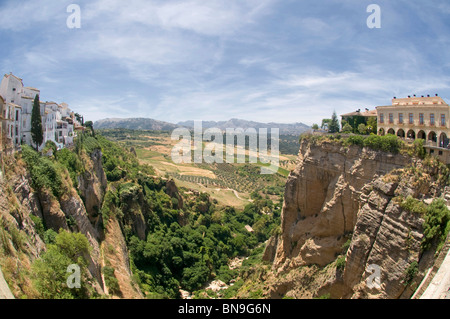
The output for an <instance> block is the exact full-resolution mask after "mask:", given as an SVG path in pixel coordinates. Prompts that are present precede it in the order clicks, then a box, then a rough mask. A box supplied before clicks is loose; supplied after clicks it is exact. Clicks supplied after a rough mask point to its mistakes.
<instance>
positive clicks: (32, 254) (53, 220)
mask: <svg viewBox="0 0 450 319" xmlns="http://www.w3.org/2000/svg"><path fill="white" fill-rule="evenodd" d="M17 158H20V156H18V155H16V156H15V157H14V155H11V156H4V157H3V158H2V160H3V162H4V164H6V165H4V167H5V172H4V174H2V178H1V179H0V235H1V236H3V237H2V238H0V239H1V240H0V241H1V243H2V245H3V246H4V248H3V250H5V249H7V250H8V254H7V255H5V256H2V258H0V266H5V267H2V268H3V273H4V274H5V278H6V280H7V282H8V283H9V286H10V288H11V291H12V294H13V295H14V296H15V297H21V296H23V295H26V296H27V297H28V298H33V297H34V293H35V292H33V289H32V287H31V286H32V285H31V279H30V278H27V276H26V275H23V274H22V275H21V274H20V272H21V269H22V271H23V270H26V272H30V265H31V264H32V263H33V261H34V260H35V259H37V258H39V257H40V256H41V255H42V253H43V252H45V251H46V245H45V243H44V238H43V237H42V235H43V234H42V233H39V232H38V225H37V224H36V222H37V221H39V220H40V221H41V222H42V223H43V225H45V228H46V229H53V230H54V231H56V232H58V231H59V230H60V229H63V230H68V231H70V232H80V233H82V234H83V235H85V236H86V238H87V239H88V242H89V245H90V247H91V251H90V254H89V256H88V260H87V261H88V263H89V264H88V269H89V275H90V276H91V279H92V285H93V287H94V289H95V291H96V292H97V293H98V294H100V295H103V294H105V293H107V291H108V289H107V287H106V284H105V281H104V277H103V275H102V267H104V266H105V265H106V264H108V265H110V264H112V265H113V266H114V268H115V269H117V273H116V274H115V275H116V277H118V284H119V290H120V291H121V295H122V296H123V297H125V298H140V297H142V294H141V293H140V292H139V288H137V287H135V286H134V285H133V284H132V276H131V271H130V269H129V260H128V252H127V249H126V245H125V240H124V235H123V233H122V231H121V229H120V227H119V224H118V221H117V220H116V218H115V216H112V217H111V219H110V220H109V225H108V227H105V226H104V225H103V220H102V216H101V214H100V212H99V208H100V207H101V206H102V202H103V198H104V195H105V190H106V185H107V184H106V183H107V182H106V176H105V172H104V171H103V167H102V154H101V152H100V150H95V151H94V152H93V153H92V154H91V155H90V156H87V155H86V154H84V159H83V165H84V173H83V174H81V176H79V177H78V188H75V187H74V185H73V184H72V181H71V180H70V178H69V177H68V175H64V174H63V179H64V181H63V188H64V192H62V196H61V197H60V198H56V197H55V196H54V195H53V194H52V192H51V191H49V190H46V189H39V190H35V189H33V187H32V181H31V177H30V176H29V174H28V172H27V169H26V165H25V163H23V162H22V161H21V160H19V161H17V160H16V159H17ZM15 237H16V238H19V239H20V245H19V244H17V243H16V242H15V239H16V238H15ZM16 241H18V240H17V239H16ZM105 245H106V247H108V248H107V251H106V252H105ZM19 246H20V247H19ZM113 251H114V253H112V252H113ZM108 258H113V259H114V261H112V262H111V261H108Z"/></svg>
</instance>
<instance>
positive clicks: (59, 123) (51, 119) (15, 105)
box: [0, 73, 81, 149]
mask: <svg viewBox="0 0 450 319" xmlns="http://www.w3.org/2000/svg"><path fill="white" fill-rule="evenodd" d="M36 95H40V91H39V90H38V89H36V88H32V87H24V86H23V81H22V79H21V78H19V77H17V76H15V75H13V74H12V73H10V74H6V75H5V76H4V77H3V79H2V81H1V84H0V96H1V97H3V99H4V102H5V106H4V109H5V110H4V111H3V113H4V114H3V118H4V119H3V123H4V128H3V131H4V132H5V135H6V137H7V138H8V140H9V141H10V142H11V143H12V144H13V146H14V147H15V148H19V147H20V144H21V143H25V144H28V145H32V146H34V145H33V142H32V136H31V113H32V110H33V104H34V99H35V97H36ZM40 113H41V118H42V128H43V133H44V141H43V143H42V145H41V146H40V148H41V149H42V148H43V147H44V146H45V143H46V142H47V141H53V142H54V143H55V144H56V145H57V147H58V148H62V147H64V146H65V145H70V144H72V143H73V138H74V136H75V128H77V127H79V126H81V125H80V123H78V122H77V121H76V119H75V118H74V114H73V112H72V111H71V110H70V108H69V106H68V105H67V104H66V103H61V104H58V103H55V102H42V101H40ZM6 115H7V116H6Z"/></svg>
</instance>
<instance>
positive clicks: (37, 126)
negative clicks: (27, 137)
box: [31, 94, 44, 151]
mask: <svg viewBox="0 0 450 319" xmlns="http://www.w3.org/2000/svg"><path fill="white" fill-rule="evenodd" d="M31 138H32V140H33V143H34V144H35V145H36V151H38V150H39V146H41V144H42V142H44V131H43V129H42V118H41V105H40V103H39V94H36V96H35V98H34V102H33V109H32V111H31Z"/></svg>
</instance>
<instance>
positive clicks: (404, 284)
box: [264, 140, 443, 299]
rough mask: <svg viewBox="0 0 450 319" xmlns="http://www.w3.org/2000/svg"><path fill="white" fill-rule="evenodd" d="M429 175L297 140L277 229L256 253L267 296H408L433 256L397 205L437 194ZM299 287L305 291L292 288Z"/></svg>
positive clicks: (398, 159)
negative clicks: (265, 271)
mask: <svg viewBox="0 0 450 319" xmlns="http://www.w3.org/2000/svg"><path fill="white" fill-rule="evenodd" d="M408 167H413V169H408ZM435 170H436V168H424V165H423V163H422V162H421V161H420V160H417V159H414V158H413V157H411V156H404V155H401V154H397V155H394V154H390V153H385V152H381V151H374V150H370V149H367V148H361V147H359V146H349V147H347V146H343V145H342V144H340V143H337V142H329V141H322V142H316V143H314V142H310V141H308V140H303V141H302V143H301V147H300V152H299V158H298V163H297V166H296V168H295V169H294V170H293V171H292V172H291V174H290V175H289V177H288V180H287V184H286V190H285V198H284V205H283V211H282V215H281V232H280V234H279V235H277V237H276V238H271V239H270V240H269V242H268V244H267V246H266V251H265V254H264V258H265V260H269V261H270V260H271V261H272V269H273V271H274V274H275V278H274V279H272V282H273V284H272V286H271V288H270V289H269V293H268V296H269V297H272V298H273V297H282V296H284V295H286V294H289V291H291V293H290V296H293V297H294V298H304V297H314V296H316V297H317V296H323V295H329V296H330V297H331V298H388V299H394V298H410V297H411V296H412V294H413V293H414V289H415V288H417V286H418V284H419V283H420V279H421V278H422V277H423V274H424V273H425V272H426V270H427V269H428V268H429V267H431V266H432V264H433V254H434V253H433V252H431V251H425V252H423V251H421V242H422V238H423V227H422V224H423V216H421V215H420V214H418V213H412V212H410V211H407V210H405V209H402V208H401V205H400V202H399V201H400V199H402V198H403V199H404V198H407V197H408V196H411V197H413V198H418V199H419V200H424V201H425V202H426V201H428V202H429V201H431V199H432V198H437V197H439V196H441V195H443V194H442V189H443V185H441V182H440V181H439V172H436V171H435ZM344 247H346V248H345V249H344ZM275 248H276V253H274V249H275ZM338 259H340V260H339V262H338ZM338 263H339V266H338ZM299 267H300V268H299ZM304 267H306V268H304ZM317 267H319V268H317ZM298 269H303V270H302V271H299V270H298ZM306 269H309V270H306ZM311 269H313V270H311ZM318 269H319V270H318ZM330 269H331V270H330ZM325 273H327V275H326V276H325V275H324V274H325ZM281 274H284V275H283V277H282V276H280V275H281ZM411 274H412V275H411ZM286 275H287V276H286ZM408 275H411V276H410V277H411V278H408ZM305 276H307V278H306V277H305ZM375 277H376V280H377V281H376V282H375V284H372V283H373V278H375ZM279 278H284V279H282V280H281V281H279V280H278V279H279ZM286 278H292V280H291V281H289V280H286ZM369 281H370V284H368V283H369ZM305 283H307V284H308V285H309V286H310V287H314V289H313V291H311V290H309V291H305V289H304V288H298V286H299V285H303V286H304V285H305ZM294 291H295V292H294Z"/></svg>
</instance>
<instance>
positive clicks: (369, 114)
mask: <svg viewBox="0 0 450 319" xmlns="http://www.w3.org/2000/svg"><path fill="white" fill-rule="evenodd" d="M350 116H364V117H372V116H377V110H368V109H366V110H365V111H364V112H361V110H356V111H355V112H351V113H347V114H342V115H341V117H350Z"/></svg>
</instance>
